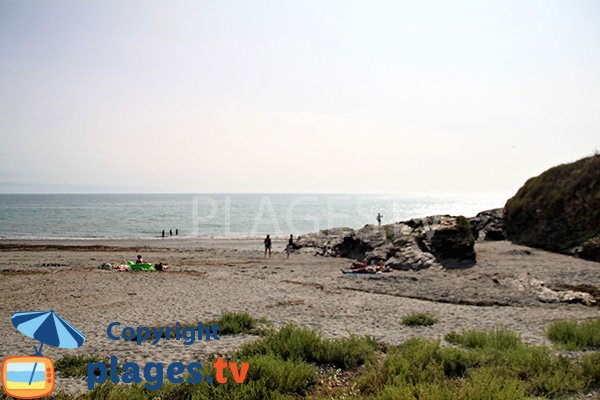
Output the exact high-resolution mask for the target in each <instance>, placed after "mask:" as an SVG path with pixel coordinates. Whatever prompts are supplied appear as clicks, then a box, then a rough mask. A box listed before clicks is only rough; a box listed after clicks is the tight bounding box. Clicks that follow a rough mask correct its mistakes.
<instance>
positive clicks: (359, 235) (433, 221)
mask: <svg viewBox="0 0 600 400" xmlns="http://www.w3.org/2000/svg"><path fill="white" fill-rule="evenodd" d="M296 243H297V245H298V246H300V247H301V248H309V249H311V251H312V250H315V251H316V252H323V253H326V252H327V253H331V254H337V255H339V256H342V257H347V258H352V259H355V260H359V261H362V262H367V263H371V262H379V261H384V263H385V265H387V266H389V267H391V268H393V269H400V270H419V269H424V268H431V267H440V268H441V267H446V268H452V267H467V266H471V265H473V264H474V263H475V249H474V244H475V237H474V236H473V233H472V231H471V227H470V225H469V221H468V220H467V219H466V218H465V217H462V216H459V217H453V216H449V215H443V216H432V217H426V218H423V219H412V220H410V221H405V222H398V223H394V224H389V225H383V226H374V225H366V226H364V227H363V228H361V229H358V230H352V229H349V228H336V229H328V230H325V231H320V232H318V233H312V234H308V235H302V236H300V237H298V240H297V242H296Z"/></svg>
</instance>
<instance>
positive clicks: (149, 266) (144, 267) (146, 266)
mask: <svg viewBox="0 0 600 400" xmlns="http://www.w3.org/2000/svg"><path fill="white" fill-rule="evenodd" d="M127 265H129V268H131V270H132V271H156V269H155V268H154V265H152V264H148V263H144V264H136V263H135V262H133V261H127Z"/></svg>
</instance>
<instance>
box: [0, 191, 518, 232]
mask: <svg viewBox="0 0 600 400" xmlns="http://www.w3.org/2000/svg"><path fill="white" fill-rule="evenodd" d="M506 199H507V196H505V195H502V194H460V195H444V196H426V195H412V196H399V195H375V194H0V238H2V239H161V238H162V232H163V230H164V231H165V236H166V237H170V236H171V235H173V237H177V238H193V237H204V238H208V237H210V238H255V237H262V236H264V235H266V234H270V235H271V236H272V237H283V236H287V235H289V234H294V235H298V234H303V233H308V232H316V231H319V230H322V229H327V228H332V227H350V228H360V227H362V226H364V225H365V224H376V223H377V219H376V218H377V215H378V214H381V216H382V224H387V223H391V222H396V221H404V220H407V219H411V218H417V217H423V216H427V215H438V214H450V215H464V216H467V217H468V216H474V215H475V214H477V213H478V212H479V211H483V210H487V209H491V208H498V207H502V206H503V205H504V203H505V202H506Z"/></svg>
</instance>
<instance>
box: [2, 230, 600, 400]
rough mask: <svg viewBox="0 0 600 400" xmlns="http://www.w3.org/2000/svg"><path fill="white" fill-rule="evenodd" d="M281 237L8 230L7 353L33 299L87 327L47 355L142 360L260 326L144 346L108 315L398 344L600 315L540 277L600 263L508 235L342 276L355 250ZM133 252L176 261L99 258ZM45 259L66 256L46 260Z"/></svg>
mask: <svg viewBox="0 0 600 400" xmlns="http://www.w3.org/2000/svg"><path fill="white" fill-rule="evenodd" d="M284 244H285V243H284V242H281V241H276V242H274V248H275V249H279V250H280V251H278V252H274V254H273V257H272V258H271V259H264V258H263V253H262V243H261V241H254V240H177V239H165V240H152V241H146V242H142V241H116V240H115V241H106V240H104V241H89V240H85V241H83V240H82V241H7V240H4V241H0V293H1V294H2V302H1V304H0V309H1V311H2V312H1V313H0V316H1V318H0V357H1V358H3V357H5V356H8V355H28V354H32V351H33V348H32V346H33V344H34V341H33V340H32V339H29V338H26V337H24V336H23V335H21V334H20V333H19V332H17V330H16V329H14V328H13V326H12V325H11V322H10V318H9V316H10V314H11V313H12V312H16V311H30V310H48V309H53V310H55V311H56V312H57V313H59V314H60V315H61V316H62V317H64V318H65V319H66V320H68V321H69V322H71V323H72V324H73V325H74V326H75V327H77V328H78V329H80V330H81V331H82V332H84V333H85V335H86V338H87V339H86V342H85V344H84V345H83V346H82V347H81V348H79V349H77V350H64V349H57V348H50V347H47V348H45V352H44V354H45V355H47V356H49V357H51V358H52V359H54V360H56V359H58V358H60V357H61V356H62V355H64V354H67V353H68V354H77V353H85V354H93V355H97V356H100V357H108V356H109V355H116V356H117V357H118V358H119V361H120V362H125V361H136V362H139V363H142V364H144V363H146V362H150V361H154V362H159V361H160V362H165V363H170V362H173V361H183V362H190V361H191V360H194V359H207V358H211V357H214V355H215V354H228V353H230V352H231V351H233V350H235V349H236V348H237V347H239V346H240V345H241V344H242V343H244V342H247V341H251V340H255V337H253V336H249V335H234V336H223V337H222V339H221V340H219V341H211V342H196V343H195V344H194V345H192V346H184V345H183V344H182V343H181V342H177V341H172V342H165V341H162V342H160V343H159V344H158V345H156V346H152V345H151V344H149V343H144V344H143V345H141V346H137V345H136V344H135V343H133V342H124V341H118V342H117V341H112V340H109V339H108V338H107V336H106V327H107V325H108V324H109V323H110V322H112V321H119V322H121V323H122V324H123V326H126V325H129V326H133V327H137V326H140V325H143V326H152V325H154V326H163V325H168V324H173V323H174V322H177V321H179V322H182V323H184V322H187V323H196V322H198V321H208V320H211V319H215V318H217V317H219V315H220V314H221V313H222V312H223V311H247V312H249V313H250V314H252V315H253V316H255V317H264V318H266V319H267V320H268V321H269V323H271V324H273V325H275V326H281V325H282V324H285V323H288V322H294V323H296V324H298V325H301V326H304V327H310V328H314V329H316V330H318V331H320V332H322V333H323V334H325V335H326V336H329V337H340V336H345V335H348V334H349V333H356V334H360V335H370V336H374V337H376V338H377V339H379V340H382V341H384V342H388V343H400V342H403V341H405V340H406V339H408V338H410V337H414V336H423V337H430V338H443V336H444V335H445V334H446V333H448V332H450V331H454V330H461V329H466V328H475V329H487V328H492V327H507V328H510V329H512V330H514V331H516V332H518V333H519V334H520V335H521V336H522V338H523V339H524V340H525V341H527V342H530V343H536V344H542V343H547V340H546V339H545V338H544V331H545V329H546V327H547V326H548V324H549V323H550V322H551V321H553V320H557V319H575V320H584V319H587V318H592V317H598V316H600V308H599V307H597V306H596V307H589V306H584V305H579V304H546V303H542V302H540V301H539V300H538V298H537V296H538V291H539V282H540V281H542V282H544V285H545V286H555V285H561V284H562V285H581V284H588V285H593V286H595V287H599V286H600V263H593V262H587V261H583V260H578V259H574V258H571V257H567V256H563V255H558V254H552V253H548V252H544V251H541V250H535V249H529V248H525V247H522V246H517V245H514V244H511V243H508V242H484V243H478V244H477V246H476V249H477V253H478V263H477V265H475V266H474V267H472V268H469V269H465V270H424V271H418V272H414V271H407V272H393V273H389V274H382V275H378V276H348V275H342V274H341V273H340V269H342V268H347V267H348V266H349V264H350V260H347V259H336V258H323V257H315V256H313V255H312V254H309V252H304V253H301V254H292V256H291V257H290V259H286V258H285V254H284V253H283V251H282V249H283V247H284ZM525 250H527V251H525ZM528 252H529V253H530V254H527V253H528ZM136 254H142V255H143V256H144V259H145V260H147V261H150V262H158V261H163V262H166V263H168V264H169V265H172V266H173V267H172V269H170V270H169V271H167V272H162V273H161V272H116V271H106V270H101V269H98V266H99V265H101V264H102V263H104V262H109V263H123V262H125V261H126V260H133V259H135V256H136ZM48 263H51V264H60V266H52V267H48V266H43V264H48ZM473 304H479V305H473ZM494 304H495V305H494ZM414 311H424V312H430V313H432V314H434V315H435V316H436V317H437V318H438V320H439V323H438V324H436V325H434V326H432V327H421V328H414V327H406V326H404V325H402V323H401V321H400V319H401V317H402V316H403V315H405V314H407V313H410V312H414ZM57 387H58V389H59V390H66V391H69V392H78V391H83V390H84V389H85V381H84V380H81V379H73V378H61V377H60V376H58V377H57Z"/></svg>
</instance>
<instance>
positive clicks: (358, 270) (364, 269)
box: [342, 261, 387, 274]
mask: <svg viewBox="0 0 600 400" xmlns="http://www.w3.org/2000/svg"><path fill="white" fill-rule="evenodd" d="M386 270H387V268H386V267H385V264H384V262H383V261H379V264H377V265H368V264H365V263H361V262H353V263H352V266H351V267H350V270H349V271H344V270H342V273H344V274H375V273H377V272H386Z"/></svg>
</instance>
